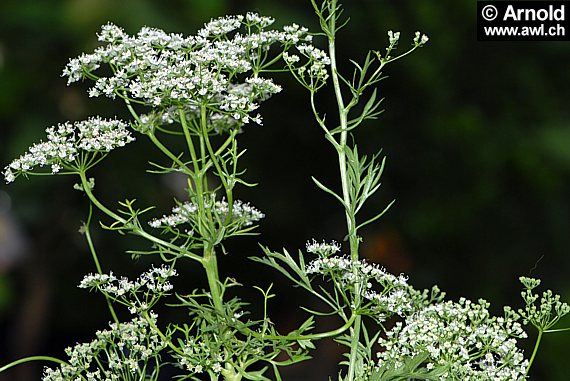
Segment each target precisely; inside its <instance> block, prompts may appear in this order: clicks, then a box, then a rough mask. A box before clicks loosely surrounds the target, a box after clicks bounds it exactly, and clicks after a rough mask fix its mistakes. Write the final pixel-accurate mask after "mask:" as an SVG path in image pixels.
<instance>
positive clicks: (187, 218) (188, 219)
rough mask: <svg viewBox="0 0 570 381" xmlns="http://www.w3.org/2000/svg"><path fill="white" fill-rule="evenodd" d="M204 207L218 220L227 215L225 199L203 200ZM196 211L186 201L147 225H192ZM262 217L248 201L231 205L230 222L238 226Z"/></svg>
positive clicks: (250, 223)
mask: <svg viewBox="0 0 570 381" xmlns="http://www.w3.org/2000/svg"><path fill="white" fill-rule="evenodd" d="M205 207H206V209H209V210H210V211H211V212H212V213H213V214H214V217H215V218H216V219H217V220H219V221H225V220H226V219H227V217H228V213H229V205H228V203H227V201H225V200H221V201H214V202H205ZM197 211H198V206H197V205H196V204H195V203H193V202H190V201H187V202H184V203H182V204H180V205H178V206H176V207H174V208H173V209H172V214H170V215H165V216H163V217H161V218H157V219H154V220H152V221H150V222H149V225H150V226H151V227H153V228H160V227H176V226H178V225H181V224H190V225H194V224H195V222H196V221H197V216H196V213H197ZM264 217H265V215H264V214H263V213H261V212H260V211H259V210H257V209H256V208H255V207H253V206H251V205H250V204H248V203H244V202H242V201H240V200H236V201H234V203H233V205H232V218H231V222H232V223H233V224H235V225H236V227H238V228H241V227H247V226H251V225H253V223H254V222H257V221H259V220H261V219H262V218H264Z"/></svg>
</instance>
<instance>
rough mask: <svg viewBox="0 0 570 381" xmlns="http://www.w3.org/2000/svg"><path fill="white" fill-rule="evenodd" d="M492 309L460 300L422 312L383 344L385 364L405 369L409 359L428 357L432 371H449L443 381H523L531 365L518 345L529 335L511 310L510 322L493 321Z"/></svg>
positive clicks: (401, 324)
mask: <svg viewBox="0 0 570 381" xmlns="http://www.w3.org/2000/svg"><path fill="white" fill-rule="evenodd" d="M488 307H489V303H487V302H486V301H484V300H480V301H479V302H478V303H473V302H471V301H469V300H466V299H460V300H459V301H458V302H453V301H447V302H445V303H437V304H433V305H430V306H428V307H426V308H424V309H422V310H421V311H419V312H417V313H415V314H413V315H411V316H409V317H408V318H407V319H406V320H405V322H398V323H396V325H395V326H394V328H392V329H391V330H389V331H388V332H387V337H386V338H381V339H380V340H379V343H380V345H381V346H382V347H383V351H381V352H380V353H379V354H378V357H379V365H382V364H383V363H391V364H393V365H394V366H395V367H399V366H402V365H403V364H404V361H405V359H406V358H410V357H414V356H416V355H418V354H427V355H428V358H427V360H426V363H425V364H424V366H425V368H426V369H427V370H431V369H435V368H438V369H445V370H446V371H445V373H444V374H443V375H442V376H441V377H440V380H442V381H443V380H449V379H453V380H471V381H480V380H496V381H513V380H523V379H524V378H525V373H526V367H527V365H528V361H527V360H525V359H524V355H523V352H522V350H521V349H519V348H517V346H516V343H517V339H518V338H525V337H526V334H525V332H524V331H523V330H522V327H521V325H520V324H519V323H518V322H517V319H518V316H517V314H516V313H514V312H513V311H512V310H510V309H508V308H506V309H505V316H504V317H492V316H490V314H489V311H488Z"/></svg>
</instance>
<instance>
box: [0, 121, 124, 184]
mask: <svg viewBox="0 0 570 381" xmlns="http://www.w3.org/2000/svg"><path fill="white" fill-rule="evenodd" d="M46 133H47V141H45V142H44V141H41V142H39V143H36V144H34V145H32V146H31V147H30V148H28V152H26V153H24V154H23V155H22V156H20V157H19V158H17V159H15V160H13V161H12V162H11V163H10V164H9V165H8V166H6V167H5V168H4V172H3V174H4V179H5V180H6V182H7V183H11V182H12V181H14V180H15V179H16V177H18V176H19V175H22V174H23V175H26V174H27V173H31V172H32V171H33V170H34V168H35V167H45V166H50V167H51V172H52V173H58V172H60V171H61V170H62V169H73V168H76V167H77V166H78V165H79V164H80V163H79V161H80V159H85V157H83V156H82V154H83V153H88V154H93V153H95V154H96V153H107V152H110V151H111V150H113V149H115V148H118V147H123V146H124V145H125V144H127V143H130V142H132V141H133V140H135V138H134V137H133V136H132V135H131V133H130V132H129V131H128V130H127V124H126V123H125V122H122V121H120V120H116V119H103V118H100V117H98V116H97V117H92V118H89V119H87V120H84V121H81V122H75V123H73V124H72V123H70V122H65V123H61V124H59V125H57V126H53V127H49V128H48V129H46Z"/></svg>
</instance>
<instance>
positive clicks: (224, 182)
mask: <svg viewBox="0 0 570 381" xmlns="http://www.w3.org/2000/svg"><path fill="white" fill-rule="evenodd" d="M200 123H201V124H202V125H201V127H202V136H203V137H204V142H205V144H206V148H207V149H208V154H209V155H210V159H211V160H212V163H214V166H215V167H216V171H218V177H219V179H220V181H221V182H222V185H223V187H224V190H225V192H226V197H227V198H228V215H227V218H226V221H225V223H229V221H230V220H231V218H232V209H233V189H232V186H230V184H228V182H227V180H226V178H225V176H224V171H222V167H221V165H220V162H219V160H218V156H217V155H216V153H215V152H214V149H213V148H212V144H211V143H210V139H209V136H208V130H207V123H206V106H204V105H202V106H200Z"/></svg>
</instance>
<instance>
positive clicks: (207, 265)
mask: <svg viewBox="0 0 570 381" xmlns="http://www.w3.org/2000/svg"><path fill="white" fill-rule="evenodd" d="M202 266H204V269H205V270H206V276H207V278H208V286H209V288H210V297H211V298H212V301H213V302H214V307H215V308H216V311H217V312H218V313H219V314H222V313H223V310H224V308H223V300H222V294H221V291H220V278H219V275H218V260H217V258H216V252H215V251H214V248H213V247H209V246H206V247H204V257H203V258H202Z"/></svg>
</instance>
